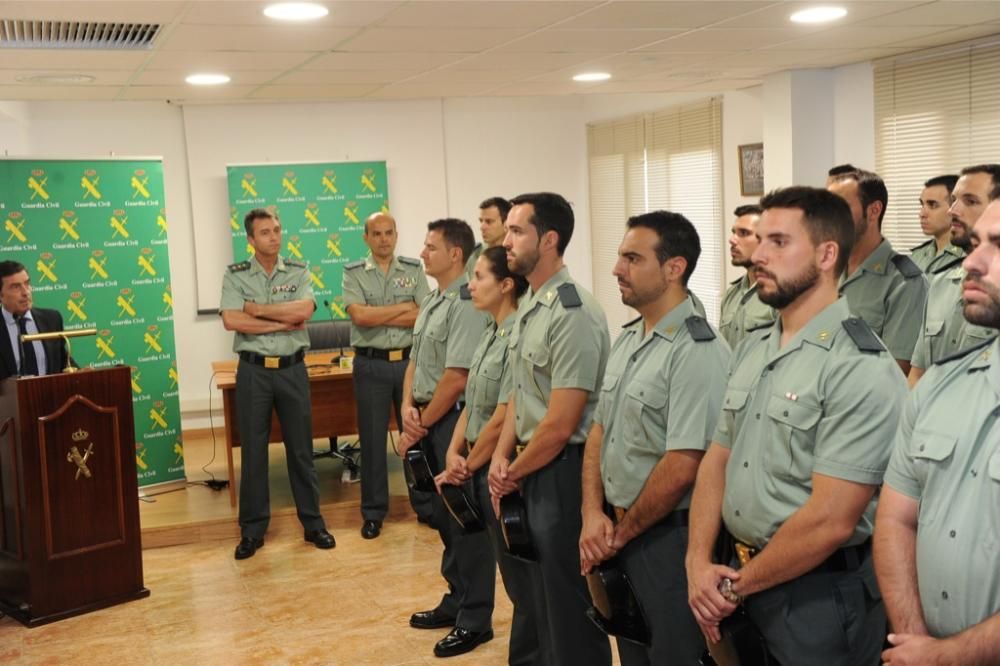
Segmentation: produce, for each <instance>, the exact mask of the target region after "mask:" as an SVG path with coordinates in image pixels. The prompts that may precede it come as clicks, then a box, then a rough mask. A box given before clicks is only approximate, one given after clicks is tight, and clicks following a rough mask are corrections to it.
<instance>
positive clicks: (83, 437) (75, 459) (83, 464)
mask: <svg viewBox="0 0 1000 666" xmlns="http://www.w3.org/2000/svg"><path fill="white" fill-rule="evenodd" d="M72 436H73V441H74V442H81V443H82V442H85V441H87V438H88V437H90V433H89V432H87V431H86V430H84V429H83V428H79V429H78V430H77V431H76V432H74V433H73V435H72ZM81 445H82V444H81ZM93 454H94V443H93V442H91V443H89V444H87V448H86V449H85V450H84V452H83V454H82V455H81V453H80V449H79V448H77V447H76V446H75V445H74V446H73V447H71V448H70V450H69V453H67V454H66V462H71V463H74V464H75V465H76V476H75V477H74V479H75V480H79V479H80V474H83V475H84V476H85V477H86V478H88V479H89V478H91V476H92V474H91V472H90V468H89V467H87V460H89V459H90V456H92V455H93Z"/></svg>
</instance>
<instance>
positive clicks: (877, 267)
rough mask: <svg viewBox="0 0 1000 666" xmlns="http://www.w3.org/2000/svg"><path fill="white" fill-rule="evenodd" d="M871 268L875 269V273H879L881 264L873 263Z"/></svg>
mask: <svg viewBox="0 0 1000 666" xmlns="http://www.w3.org/2000/svg"><path fill="white" fill-rule="evenodd" d="M872 268H873V269H875V272H876V273H881V272H882V264H880V263H879V264H875V265H874V266H872Z"/></svg>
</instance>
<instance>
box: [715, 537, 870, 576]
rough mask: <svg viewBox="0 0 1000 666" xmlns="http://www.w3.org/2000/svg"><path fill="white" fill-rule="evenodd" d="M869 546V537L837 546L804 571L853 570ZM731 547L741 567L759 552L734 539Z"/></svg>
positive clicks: (861, 560)
mask: <svg viewBox="0 0 1000 666" xmlns="http://www.w3.org/2000/svg"><path fill="white" fill-rule="evenodd" d="M871 546H872V542H871V539H868V540H867V541H865V542H864V543H859V544H858V545H856V546H846V547H844V548H838V549H837V550H835V551H833V553H832V554H831V555H830V557H828V558H826V559H825V560H823V561H822V562H820V563H819V565H817V566H816V567H815V568H814V569H811V570H809V571H807V572H806V573H807V574H810V573H839V572H845V571H855V570H856V569H857V568H858V567H860V566H861V563H862V562H864V561H865V558H866V557H868V553H869V552H870V551H871ZM733 549H734V550H735V551H736V559H738V560H739V562H740V566H741V567H743V566H746V564H747V562H749V561H750V560H752V559H753V558H754V557H756V556H757V555H758V554H759V553H760V550H759V549H757V548H754V547H753V546H750V545H747V544H745V543H743V542H741V541H736V540H735V539H734V540H733Z"/></svg>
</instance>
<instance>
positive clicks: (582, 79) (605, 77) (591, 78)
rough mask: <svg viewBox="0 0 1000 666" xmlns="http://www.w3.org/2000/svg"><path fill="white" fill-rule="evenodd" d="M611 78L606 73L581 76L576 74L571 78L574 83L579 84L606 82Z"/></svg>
mask: <svg viewBox="0 0 1000 666" xmlns="http://www.w3.org/2000/svg"><path fill="white" fill-rule="evenodd" d="M610 78H611V75H610V74H608V73H607V72H584V73H583V74H577V75H576V76H574V77H573V80H574V81H578V82H580V83H585V82H588V81H589V82H592V81H607V80H608V79H610Z"/></svg>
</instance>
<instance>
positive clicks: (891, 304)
mask: <svg viewBox="0 0 1000 666" xmlns="http://www.w3.org/2000/svg"><path fill="white" fill-rule="evenodd" d="M827 189H829V190H830V191H831V192H833V193H835V194H838V195H840V196H841V197H843V199H844V200H845V201H846V202H847V204H848V205H849V206H850V207H851V216H852V217H853V219H854V230H855V242H854V250H853V251H852V252H851V256H850V258H849V260H848V262H847V272H846V273H845V275H844V277H843V280H842V282H841V284H840V293H841V295H842V296H844V297H846V298H847V304H848V306H850V309H851V313H852V314H854V315H856V316H858V317H860V318H861V319H864V320H865V323H867V324H868V325H869V326H870V327H871V329H872V330H873V331H875V333H876V334H877V335H878V336H879V337H880V338H881V339H882V341H883V342H884V343H885V346H886V348H888V350H889V353H891V354H892V357H893V358H895V359H896V361H897V362H898V363H899V367H900V368H901V369H902V370H903V374H904V375H905V374H906V373H908V372H909V371H910V358H911V357H912V355H913V346H914V345H915V344H916V342H917V337H918V336H919V333H920V314H921V313H922V312H923V310H924V305H925V304H926V302H927V280H926V279H924V274H923V271H921V270H920V268H919V267H918V266H917V265H916V264H914V263H913V262H912V261H911V260H910V258H909V257H907V256H906V255H902V254H899V253H898V252H896V251H895V250H893V249H892V245H891V244H890V243H889V241H888V240H886V239H885V238H883V237H882V218H883V217H884V216H885V207H886V204H887V203H888V202H889V194H888V192H887V191H886V189H885V183H884V182H882V179H881V178H879V177H878V175H876V174H874V173H871V172H870V171H864V170H862V169H858V170H857V171H853V172H851V173H848V174H844V175H843V176H841V178H840V180H837V181H836V182H834V183H833V184H832V185H830V186H829V187H828V188H827Z"/></svg>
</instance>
